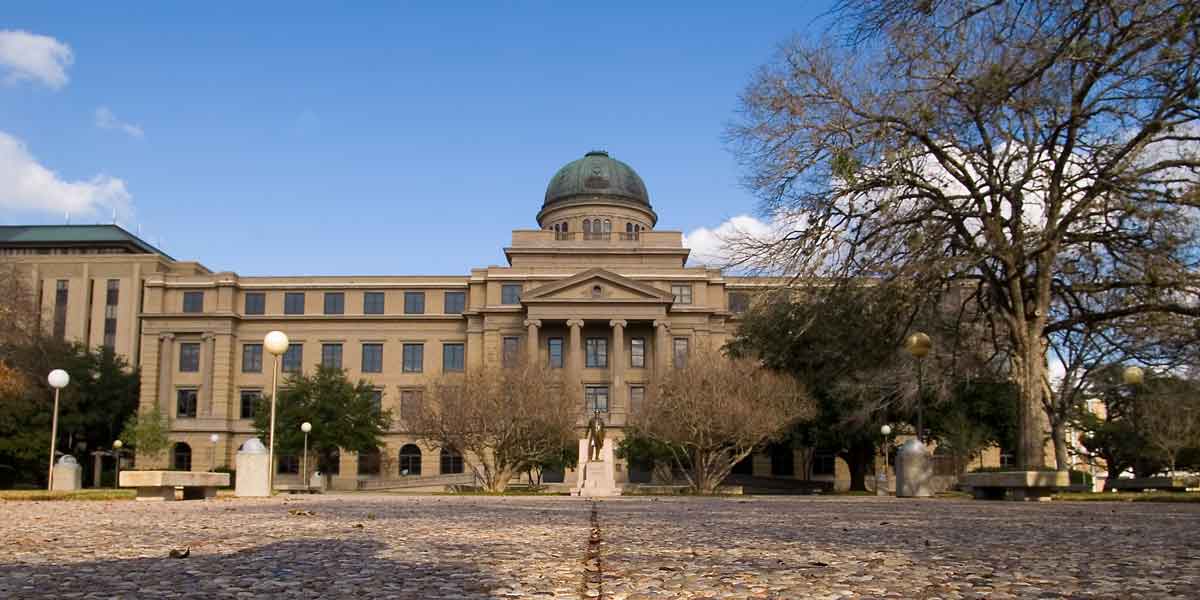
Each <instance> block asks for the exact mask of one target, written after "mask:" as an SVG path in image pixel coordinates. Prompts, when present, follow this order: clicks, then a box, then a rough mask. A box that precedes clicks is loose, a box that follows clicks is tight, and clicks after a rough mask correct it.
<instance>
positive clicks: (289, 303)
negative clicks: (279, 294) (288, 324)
mask: <svg viewBox="0 0 1200 600" xmlns="http://www.w3.org/2000/svg"><path fill="white" fill-rule="evenodd" d="M283 314H285V315H302V314H304V292H288V293H286V294H284V295H283Z"/></svg>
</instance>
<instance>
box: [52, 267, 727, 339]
mask: <svg viewBox="0 0 1200 600" xmlns="http://www.w3.org/2000/svg"><path fill="white" fill-rule="evenodd" d="M115 283H116V280H112V281H110V282H109V285H110V288H109V289H110V290H111V289H113V288H112V287H111V286H113V285H114V284H115ZM58 290H59V291H58V296H57V297H56V302H55V332H56V333H57V332H58V331H59V326H58V323H59V321H60V317H59V314H60V313H59V309H58V307H59V306H62V309H61V310H62V312H61V315H62V316H61V321H62V323H63V328H64V329H65V323H66V281H65V280H63V281H60V282H59V288H58ZM305 296H306V294H305V293H304V292H286V293H284V296H283V314H285V315H302V314H305V313H304V298H305ZM671 296H672V298H673V301H674V303H675V304H692V285H691V284H690V283H673V284H671ZM59 297H61V299H62V301H61V303H59V302H58V298H59ZM500 303H501V304H520V303H521V284H519V283H506V284H504V285H502V286H500ZM113 304H114V305H115V302H114V303H113ZM266 306H267V300H266V293H265V292H247V293H246V294H245V307H244V308H245V310H244V311H243V312H244V314H247V315H262V314H266ZM466 307H467V294H466V292H445V293H444V294H443V306H442V312H443V313H445V314H448V315H457V314H462V313H463V311H465V310H466ZM749 307H750V296H749V294H747V293H745V292H730V293H729V310H731V311H733V312H735V313H742V312H746V310H747V309H749ZM183 312H185V313H201V312H204V292H184V293H183ZM345 312H346V295H345V293H344V292H325V305H324V314H327V315H341V314H345ZM362 312H363V314H364V315H382V314H384V294H383V292H364V293H363V309H362ZM404 314H406V315H423V314H425V292H404Z"/></svg>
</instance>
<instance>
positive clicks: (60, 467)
mask: <svg viewBox="0 0 1200 600" xmlns="http://www.w3.org/2000/svg"><path fill="white" fill-rule="evenodd" d="M82 487H83V469H81V468H79V463H78V462H77V461H76V460H75V457H74V456H71V455H70V454H66V455H64V456H63V457H62V458H60V459H58V462H57V463H55V465H54V491H56V492H72V491H75V490H77V489H80V488H82Z"/></svg>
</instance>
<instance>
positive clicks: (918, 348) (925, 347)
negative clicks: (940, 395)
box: [904, 331, 933, 440]
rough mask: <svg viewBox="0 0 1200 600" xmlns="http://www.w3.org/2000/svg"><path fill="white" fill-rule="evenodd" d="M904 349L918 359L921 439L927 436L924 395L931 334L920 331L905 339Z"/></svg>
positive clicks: (918, 433) (918, 424)
mask: <svg viewBox="0 0 1200 600" xmlns="http://www.w3.org/2000/svg"><path fill="white" fill-rule="evenodd" d="M904 349H905V350H908V353H909V354H911V355H912V356H913V358H915V359H917V439H918V440H920V439H924V437H925V414H924V413H925V410H924V398H923V397H922V396H923V395H924V392H925V357H926V356H928V355H929V351H930V350H931V349H933V342H932V341H931V340H930V339H929V336H927V335H925V334H924V333H922V332H920V331H918V332H916V333H914V334H912V335H910V336H908V339H906V340H904Z"/></svg>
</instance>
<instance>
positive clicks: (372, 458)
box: [358, 448, 383, 475]
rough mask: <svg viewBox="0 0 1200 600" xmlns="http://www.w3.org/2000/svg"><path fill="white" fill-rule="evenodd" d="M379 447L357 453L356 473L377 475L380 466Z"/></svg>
mask: <svg viewBox="0 0 1200 600" xmlns="http://www.w3.org/2000/svg"><path fill="white" fill-rule="evenodd" d="M382 462H383V461H382V460H380V453H379V449H378V448H375V449H373V450H370V451H367V452H359V453H358V474H359V475H378V474H379V471H380V467H381V463H382Z"/></svg>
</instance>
